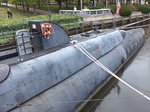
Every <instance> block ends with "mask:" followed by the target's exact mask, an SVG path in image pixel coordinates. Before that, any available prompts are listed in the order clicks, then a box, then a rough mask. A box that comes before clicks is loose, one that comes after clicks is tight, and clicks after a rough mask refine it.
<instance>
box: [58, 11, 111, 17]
mask: <svg viewBox="0 0 150 112" xmlns="http://www.w3.org/2000/svg"><path fill="white" fill-rule="evenodd" d="M59 14H74V15H79V16H82V17H88V16H100V15H112V13H111V10H110V9H93V10H90V9H82V10H60V11H59Z"/></svg>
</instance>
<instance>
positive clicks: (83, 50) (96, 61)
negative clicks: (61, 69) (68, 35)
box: [75, 43, 150, 101]
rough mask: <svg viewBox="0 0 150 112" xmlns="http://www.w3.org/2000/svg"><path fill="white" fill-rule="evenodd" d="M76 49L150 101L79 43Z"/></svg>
mask: <svg viewBox="0 0 150 112" xmlns="http://www.w3.org/2000/svg"><path fill="white" fill-rule="evenodd" d="M75 47H76V48H77V49H78V50H80V51H81V52H82V53H83V54H85V55H86V56H87V57H88V58H90V59H91V60H92V61H93V62H95V63H96V64H97V65H98V66H100V67H101V68H102V69H104V70H105V71H106V72H108V73H109V74H111V75H112V76H113V77H115V78H116V79H118V80H119V81H121V82H122V83H124V84H125V85H126V86H128V87H129V88H131V89H132V90H134V91H136V92H137V93H139V94H140V95H141V96H143V97H145V98H146V99H148V100H149V101H150V98H149V97H148V96H146V95H145V94H143V93H142V92H140V91H139V90H137V89H135V88H134V87H132V86H131V85H129V84H128V83H127V82H125V81H124V80H122V79H121V78H119V77H118V76H117V75H115V74H114V73H113V72H111V71H110V70H109V69H108V68H106V67H105V66H104V65H103V64H102V63H100V62H99V61H98V60H97V59H96V58H94V57H93V56H92V55H91V54H90V53H89V52H88V51H87V50H86V49H84V48H83V47H82V46H81V45H80V44H79V43H78V44H76V45H75Z"/></svg>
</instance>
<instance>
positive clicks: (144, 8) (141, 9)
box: [137, 5, 150, 14]
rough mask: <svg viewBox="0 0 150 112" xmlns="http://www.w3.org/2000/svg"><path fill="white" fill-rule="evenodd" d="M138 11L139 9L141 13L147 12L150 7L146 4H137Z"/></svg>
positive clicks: (149, 10)
mask: <svg viewBox="0 0 150 112" xmlns="http://www.w3.org/2000/svg"><path fill="white" fill-rule="evenodd" d="M137 8H138V11H141V12H142V13H143V14H147V13H149V12H150V7H149V6H146V5H140V6H137Z"/></svg>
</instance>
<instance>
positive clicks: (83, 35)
mask: <svg viewBox="0 0 150 112" xmlns="http://www.w3.org/2000/svg"><path fill="white" fill-rule="evenodd" d="M113 31H114V29H105V30H98V31H97V32H95V31H93V30H92V31H89V32H86V33H85V32H84V33H81V34H76V35H72V36H70V39H71V40H76V41H77V42H82V41H86V40H89V39H92V38H96V37H97V36H101V35H105V34H107V33H110V32H113ZM69 45H71V43H68V44H66V45H62V46H57V47H54V48H50V49H45V50H42V51H39V52H34V53H31V54H26V55H22V56H21V57H19V56H15V57H11V58H8V59H4V60H1V61H0V64H7V65H13V64H17V63H20V62H23V61H27V60H30V59H33V58H36V57H39V56H43V55H46V54H48V53H52V52H55V51H57V50H60V49H61V48H64V47H67V46H69ZM14 51H15V49H12V50H9V51H7V53H8V52H10V53H13V52H14ZM0 56H1V55H0ZM19 59H21V61H19Z"/></svg>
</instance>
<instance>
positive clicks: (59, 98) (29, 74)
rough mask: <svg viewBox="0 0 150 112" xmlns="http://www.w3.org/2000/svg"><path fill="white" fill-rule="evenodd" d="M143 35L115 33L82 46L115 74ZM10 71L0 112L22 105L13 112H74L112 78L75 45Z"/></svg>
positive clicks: (3, 85) (1, 94) (0, 94)
mask: <svg viewBox="0 0 150 112" xmlns="http://www.w3.org/2000/svg"><path fill="white" fill-rule="evenodd" d="M135 34H136V35H135ZM144 35H145V33H144V30H143V29H136V30H129V31H115V32H112V33H108V34H106V35H103V36H98V37H97V38H93V39H90V40H87V41H84V42H81V43H80V44H81V45H82V46H83V47H84V48H85V49H86V50H87V51H89V52H90V53H91V54H92V55H93V56H94V57H95V58H97V59H98V60H99V61H100V62H101V63H103V64H104V65H105V66H106V67H107V68H109V69H110V70H111V71H113V72H114V71H115V70H117V69H118V68H119V66H120V65H122V64H123V62H124V61H125V60H127V59H128V58H129V56H131V55H132V54H133V53H134V52H135V51H136V50H137V49H138V48H139V47H140V46H141V45H142V44H143V43H144V41H145V36H144ZM10 68H11V71H10V74H9V77H8V78H7V79H6V80H5V81H4V82H2V83H1V84H0V90H1V91H0V105H4V106H2V107H0V111H1V112H5V111H8V110H10V109H12V108H14V107H16V106H17V105H19V104H24V106H22V107H18V108H15V109H13V110H11V112H19V110H21V112H73V111H75V110H76V109H77V107H78V106H79V105H80V104H81V103H82V101H81V100H86V99H87V98H88V97H89V96H90V95H91V94H92V93H94V91H95V90H96V89H97V88H98V87H99V86H100V85H102V84H103V83H104V82H105V81H106V80H107V79H108V77H109V74H108V73H107V72H105V71H104V70H102V69H101V68H99V67H98V66H97V65H96V64H95V63H92V61H91V60H90V59H88V58H87V57H86V56H85V55H84V54H82V53H81V52H80V51H79V50H77V49H76V48H75V47H74V46H69V47H66V48H63V49H61V50H59V51H56V52H54V53H51V54H47V55H44V56H41V57H39V58H35V59H32V60H28V61H26V62H22V63H20V64H16V65H12V66H10ZM27 100H29V101H27ZM26 101H27V102H26ZM7 104H13V105H12V106H7ZM28 105H31V106H28Z"/></svg>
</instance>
